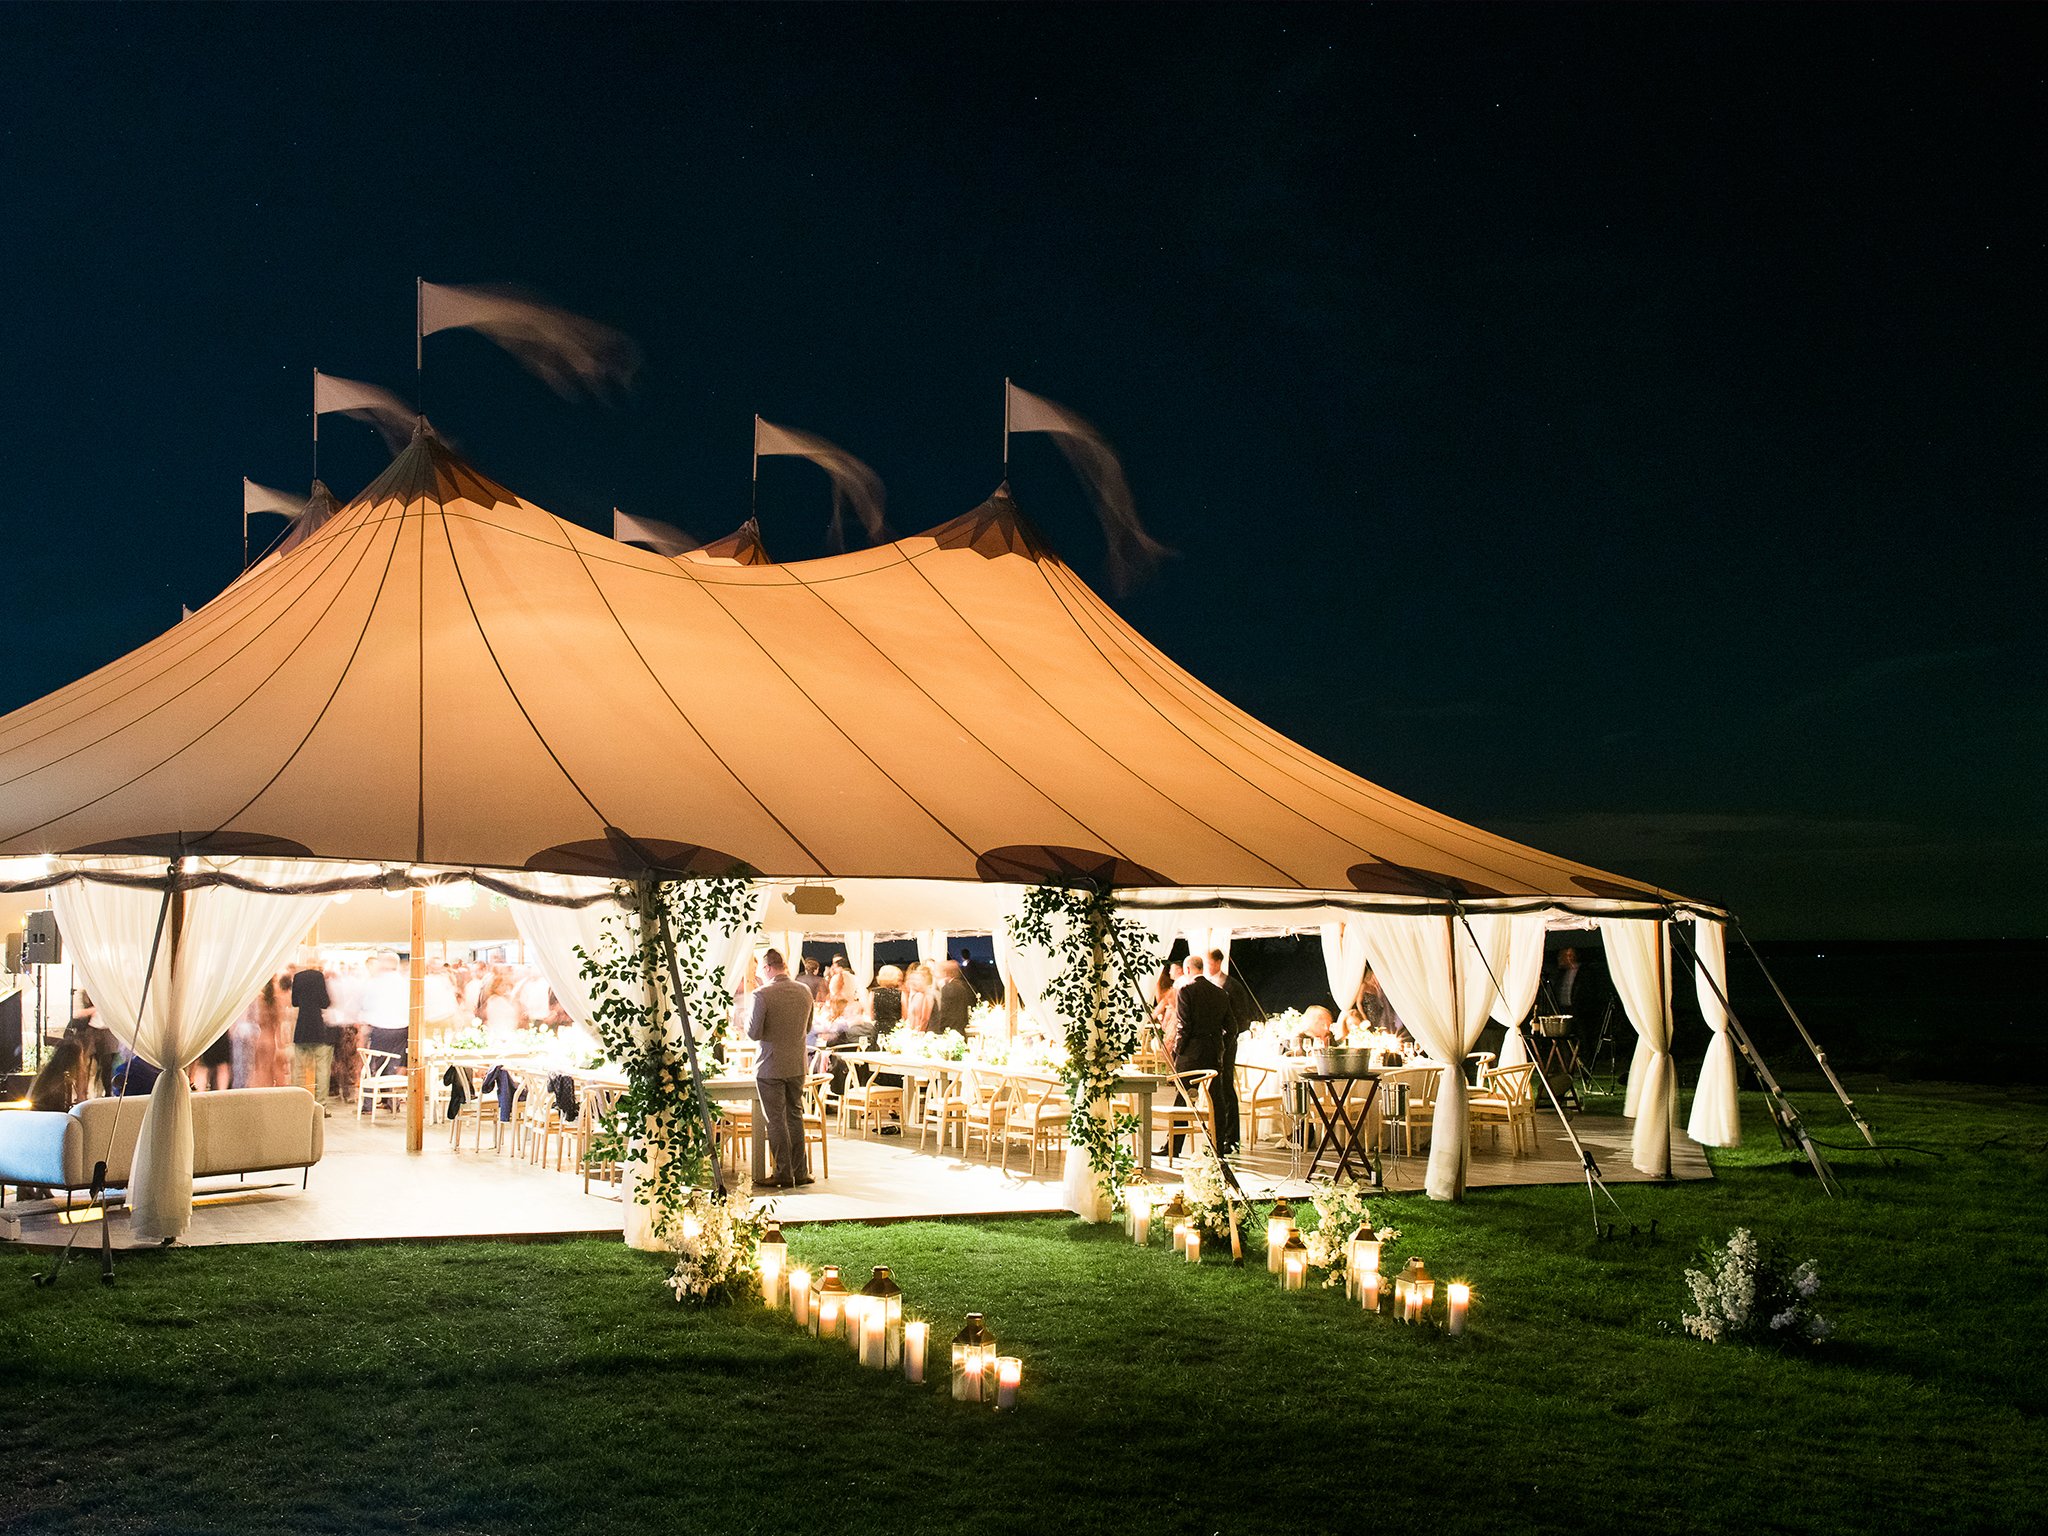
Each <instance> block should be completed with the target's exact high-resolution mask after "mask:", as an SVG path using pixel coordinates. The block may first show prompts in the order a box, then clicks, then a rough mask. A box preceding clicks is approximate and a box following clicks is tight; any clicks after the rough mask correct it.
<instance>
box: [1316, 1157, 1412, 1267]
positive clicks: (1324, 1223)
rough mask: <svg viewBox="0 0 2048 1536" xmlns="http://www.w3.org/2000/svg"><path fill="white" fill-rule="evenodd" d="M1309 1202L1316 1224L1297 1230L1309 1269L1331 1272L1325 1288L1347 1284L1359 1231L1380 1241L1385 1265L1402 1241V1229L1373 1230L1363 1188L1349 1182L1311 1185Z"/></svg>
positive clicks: (1328, 1182)
mask: <svg viewBox="0 0 2048 1536" xmlns="http://www.w3.org/2000/svg"><path fill="white" fill-rule="evenodd" d="M1308 1202H1309V1205H1310V1207H1311V1208H1312V1209H1313V1210H1314V1211H1315V1213H1316V1224H1315V1225H1314V1226H1313V1227H1302V1226H1299V1224H1297V1229H1298V1230H1299V1231H1300V1233H1301V1245H1302V1247H1304V1248H1306V1249H1307V1250H1308V1262H1309V1263H1310V1265H1311V1266H1313V1267H1314V1268H1317V1269H1326V1270H1328V1271H1329V1273H1328V1274H1327V1275H1326V1276H1325V1277H1324V1278H1323V1284H1324V1285H1325V1286H1326V1287H1327V1286H1332V1285H1342V1284H1343V1283H1344V1271H1345V1268H1346V1266H1347V1265H1348V1264H1349V1263H1350V1261H1351V1255H1350V1252H1349V1250H1348V1247H1347V1245H1348V1244H1349V1243H1350V1241H1351V1234H1352V1233H1354V1232H1356V1231H1357V1230H1358V1229H1359V1228H1360V1227H1364V1228H1365V1229H1366V1230H1367V1231H1369V1232H1371V1233H1372V1235H1373V1236H1374V1237H1376V1238H1378V1239H1379V1241H1380V1244H1381V1249H1380V1255H1381V1262H1382V1263H1384V1262H1385V1258H1386V1253H1387V1251H1388V1250H1389V1249H1391V1248H1393V1247H1394V1246H1395V1245H1396V1244H1397V1243H1399V1242H1400V1241H1401V1229H1400V1228H1399V1227H1377V1228H1376V1227H1374V1226H1373V1224H1372V1217H1371V1216H1370V1215H1369V1214H1368V1213H1367V1211H1366V1208H1365V1190H1364V1187H1363V1186H1362V1185H1359V1184H1356V1183H1354V1182H1353V1181H1351V1180H1350V1179H1316V1180H1314V1181H1312V1182H1311V1183H1310V1185H1309V1195H1308Z"/></svg>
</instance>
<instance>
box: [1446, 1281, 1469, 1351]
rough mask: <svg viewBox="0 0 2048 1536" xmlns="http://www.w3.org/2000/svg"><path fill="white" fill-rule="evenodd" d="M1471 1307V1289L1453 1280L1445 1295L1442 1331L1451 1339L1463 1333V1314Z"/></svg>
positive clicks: (1463, 1283)
mask: <svg viewBox="0 0 2048 1536" xmlns="http://www.w3.org/2000/svg"><path fill="white" fill-rule="evenodd" d="M1471 1306H1472V1287H1471V1286H1469V1285H1467V1284H1466V1283H1465V1282H1464V1281H1462V1280H1453V1281H1452V1282H1451V1284H1450V1289H1449V1290H1448V1292H1447V1293H1446V1299H1445V1311H1444V1331H1445V1332H1447V1333H1448V1334H1450V1336H1451V1337H1452V1338H1454V1339H1455V1338H1456V1337H1458V1335H1459V1334H1461V1333H1463V1332H1464V1331H1465V1313H1466V1312H1467V1311H1468V1310H1469V1309H1470V1308H1471Z"/></svg>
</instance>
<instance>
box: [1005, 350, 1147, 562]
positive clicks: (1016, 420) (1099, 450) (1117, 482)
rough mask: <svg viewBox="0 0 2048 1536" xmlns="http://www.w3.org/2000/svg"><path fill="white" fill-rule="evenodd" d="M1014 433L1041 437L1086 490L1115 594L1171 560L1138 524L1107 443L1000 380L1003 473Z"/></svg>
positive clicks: (1075, 419) (1063, 412) (1050, 404)
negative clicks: (1165, 559)
mask: <svg viewBox="0 0 2048 1536" xmlns="http://www.w3.org/2000/svg"><path fill="white" fill-rule="evenodd" d="M1014 432H1044V433H1046V434H1047V435H1048V436H1050V437H1051V438H1052V440H1053V442H1054V443H1055V444H1056V445H1057V446H1058V447H1059V450H1060V452H1061V453H1063V454H1065V455H1066V458H1067V462H1068V463H1069V464H1071V465H1072V466H1073V468H1074V473H1075V474H1077V475H1079V476H1080V477H1081V483H1082V484H1083V485H1085V486H1087V487H1088V496H1089V499H1090V500H1091V501H1093V502H1094V504H1095V515H1096V516H1097V517H1098V518H1100V519H1101V521H1102V532H1103V537H1104V538H1105V539H1106V540H1107V541H1108V544H1109V572H1110V576H1111V578H1112V579H1113V580H1114V581H1115V582H1116V584H1117V586H1118V587H1119V588H1122V587H1125V586H1128V585H1129V584H1130V581H1131V578H1132V577H1134V576H1136V575H1140V574H1142V573H1143V572H1145V571H1148V570H1150V569H1151V568H1152V567H1153V566H1154V565H1156V564H1158V563H1159V559H1160V557H1161V556H1163V555H1166V554H1170V553H1171V551H1170V550H1168V549H1167V547H1166V546H1165V545H1164V544H1161V543H1160V542H1159V541H1158V540H1157V539H1155V538H1153V537H1152V535H1151V534H1149V533H1147V532H1146V531H1145V525H1144V524H1143V523H1141V522H1139V521H1138V512H1137V508H1136V507H1135V506H1133V505H1132V503H1131V487H1130V483H1129V482H1128V481H1127V480H1125V479H1124V467H1123V465H1122V463H1121V462H1119V461H1118V459H1117V456H1116V450H1115V449H1113V448H1111V447H1110V446H1109V440H1108V439H1107V438H1105V437H1104V436H1103V435H1102V434H1101V433H1100V432H1098V431H1096V430H1095V428H1094V427H1092V426H1090V425H1089V424H1088V423H1087V422H1086V421H1084V420H1082V419H1081V418H1080V417H1079V416H1076V415H1075V414H1074V413H1073V412H1072V411H1070V410H1068V409H1067V408H1066V407H1065V406H1063V405H1059V404H1057V403H1055V402H1054V401H1051V400H1048V399H1046V398H1045V397H1044V396H1043V395H1034V394H1032V393H1031V391H1030V390H1028V389H1019V388H1018V387H1017V386H1016V385H1015V384H1012V383H1011V382H1010V381H1009V380H1008V379H1004V380H1003V468H1004V469H1005V471H1007V470H1008V469H1009V465H1010V435H1011V434H1012V433H1014Z"/></svg>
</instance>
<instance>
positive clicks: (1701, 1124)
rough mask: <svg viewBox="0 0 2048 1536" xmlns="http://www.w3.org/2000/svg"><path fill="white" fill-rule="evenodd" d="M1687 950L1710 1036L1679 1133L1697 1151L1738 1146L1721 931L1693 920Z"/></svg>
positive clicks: (1738, 1120) (1739, 1136) (1739, 1122)
mask: <svg viewBox="0 0 2048 1536" xmlns="http://www.w3.org/2000/svg"><path fill="white" fill-rule="evenodd" d="M1692 947H1693V951H1694V953H1695V954H1696V955H1697V956H1698V957H1699V970H1698V972H1697V974H1696V975H1695V977H1694V984H1695V986H1696V988H1697V990H1698V992H1699V999H1700V1014H1701V1016H1702V1017H1703V1018H1705V1019H1706V1021H1707V1028H1708V1029H1710V1030H1712V1031H1713V1036H1712V1038H1711V1039H1709V1040H1708V1041H1707V1059H1706V1060H1705V1061H1704V1062H1703V1063H1702V1064H1701V1066H1700V1085H1699V1089H1698V1091H1697V1092H1695V1093H1694V1094H1693V1096H1692V1118H1691V1120H1690V1121H1689V1122H1688V1123H1687V1125H1686V1128H1685V1134H1686V1135H1688V1136H1690V1137H1691V1138H1692V1139H1693V1140H1694V1141H1696V1142H1698V1143H1699V1144H1700V1145H1701V1146H1703V1147H1735V1146H1740V1145H1741V1144H1742V1110H1741V1105H1740V1100H1739V1099H1738V1098H1737V1097H1736V1092H1735V1042H1734V1041H1732V1040H1730V1039H1729V1038H1728V1009H1727V1008H1726V1006H1724V1005H1723V1003H1722V1001H1721V1000H1722V999H1723V998H1724V997H1726V996H1727V995H1728V934H1727V930H1726V929H1724V928H1723V927H1722V926H1721V925H1720V924H1719V923H1717V922H1714V921H1712V920H1711V919H1709V918H1704V917H1702V918H1696V919H1695V920H1694V922H1693V925H1692ZM1710 978H1711V979H1710Z"/></svg>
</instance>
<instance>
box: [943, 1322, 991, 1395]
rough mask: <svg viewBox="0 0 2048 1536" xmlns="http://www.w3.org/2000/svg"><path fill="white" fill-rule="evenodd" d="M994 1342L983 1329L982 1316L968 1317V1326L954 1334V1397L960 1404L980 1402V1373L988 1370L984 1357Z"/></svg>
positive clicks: (986, 1330) (985, 1329)
mask: <svg viewBox="0 0 2048 1536" xmlns="http://www.w3.org/2000/svg"><path fill="white" fill-rule="evenodd" d="M994 1343H995V1341H994V1340H993V1339H992V1338H990V1337H989V1331H988V1329H987V1328H985V1327H983V1326H982V1321H981V1314H980V1313H979V1312H970V1313H968V1314H967V1326H966V1327H964V1328H962V1329H961V1330H960V1331H959V1332H958V1333H956V1334H954V1335H953V1396H954V1398H955V1399H956V1400H957V1401H959V1402H963V1403H978V1402H980V1401H981V1381H982V1373H983V1372H984V1371H985V1370H986V1369H987V1367H986V1364H985V1362H984V1357H985V1356H986V1355H987V1354H988V1353H989V1351H990V1350H991V1348H992V1347H993V1345H994Z"/></svg>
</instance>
